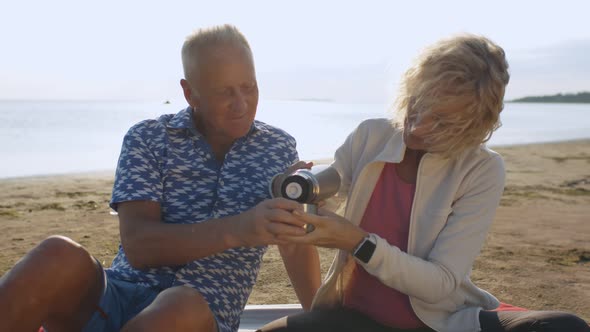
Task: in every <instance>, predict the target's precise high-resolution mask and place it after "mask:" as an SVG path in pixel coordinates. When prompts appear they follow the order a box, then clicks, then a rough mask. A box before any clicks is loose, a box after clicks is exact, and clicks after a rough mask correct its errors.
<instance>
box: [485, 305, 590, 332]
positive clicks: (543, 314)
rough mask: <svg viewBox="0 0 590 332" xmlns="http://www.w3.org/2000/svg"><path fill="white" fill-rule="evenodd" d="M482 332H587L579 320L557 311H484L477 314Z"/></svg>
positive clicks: (586, 325)
mask: <svg viewBox="0 0 590 332" xmlns="http://www.w3.org/2000/svg"><path fill="white" fill-rule="evenodd" d="M479 322H480V325H481V331H482V332H533V331H534V332H561V331H571V332H589V331H590V327H589V326H588V324H586V322H584V320H582V319H581V318H579V317H577V316H575V315H573V314H570V313H566V312H559V311H485V310H482V311H481V312H480V313H479Z"/></svg>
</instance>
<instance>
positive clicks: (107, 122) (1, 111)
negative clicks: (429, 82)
mask: <svg viewBox="0 0 590 332" xmlns="http://www.w3.org/2000/svg"><path fill="white" fill-rule="evenodd" d="M183 107H185V105H184V104H181V103H171V104H162V103H157V102H104V101H101V102H80V101H69V102H63V101H59V102H58V101H43V102H31V101H2V102H0V178H9V177H18V176H29V175H45V174H62V173H72V172H89V171H101V170H113V169H114V167H115V166H116V162H117V158H118V156H119V150H120V147H121V140H122V138H123V136H124V135H125V132H126V131H127V129H128V128H129V127H130V126H131V125H133V124H134V123H136V122H138V121H140V120H143V119H146V118H155V117H157V116H158V115H159V114H163V113H176V112H177V111H179V110H180V109H182V108H183ZM386 109H387V106H386V105H383V104H343V103H330V102H316V101H274V100H261V101H260V104H259V108H258V114H257V118H258V119H259V120H261V121H264V122H267V123H269V124H273V125H275V126H277V127H280V128H283V129H285V130H286V131H288V132H289V133H291V135H293V136H294V137H295V138H296V139H297V142H298V150H299V154H300V157H301V159H305V160H310V159H325V158H331V157H332V155H333V153H334V150H335V149H336V148H337V147H338V146H339V145H340V144H341V143H342V142H343V140H344V139H345V138H346V136H347V135H348V133H349V132H350V131H351V130H352V129H354V128H355V127H356V125H357V124H358V123H359V122H360V121H361V120H363V119H368V118H374V117H385V116H387V113H386ZM502 123H503V126H502V127H501V128H500V129H499V130H498V131H497V132H496V133H495V134H494V137H493V138H492V140H491V142H490V145H491V146H498V145H512V144H524V143H537V142H549V141H563V140H571V139H580V138H590V104H511V103H507V104H506V106H505V110H504V112H502Z"/></svg>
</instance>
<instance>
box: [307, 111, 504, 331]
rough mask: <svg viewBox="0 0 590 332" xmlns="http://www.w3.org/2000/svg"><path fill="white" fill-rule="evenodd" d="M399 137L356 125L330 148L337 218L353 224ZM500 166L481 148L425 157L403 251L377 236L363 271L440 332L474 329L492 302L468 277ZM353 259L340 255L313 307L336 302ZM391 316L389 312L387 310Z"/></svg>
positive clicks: (387, 129) (393, 156)
mask: <svg viewBox="0 0 590 332" xmlns="http://www.w3.org/2000/svg"><path fill="white" fill-rule="evenodd" d="M405 148H406V147H405V145H404V142H403V135H402V132H401V131H400V130H399V129H396V128H394V127H393V126H392V124H391V122H390V121H389V120H388V119H371V120H366V121H364V122H363V123H361V124H360V125H359V126H358V127H357V128H356V129H355V130H354V131H353V132H352V133H351V134H350V135H349V136H348V138H347V139H346V141H345V142H344V144H343V145H342V146H341V147H340V148H339V149H338V150H337V152H336V154H335V160H334V163H333V164H332V166H333V167H335V168H336V169H337V170H338V172H339V173H340V175H341V177H342V186H341V191H340V193H339V194H338V195H343V196H342V197H346V198H347V203H346V209H345V213H344V216H345V217H346V218H347V219H348V220H350V221H351V222H352V223H354V224H355V225H358V224H360V222H361V219H362V217H363V215H364V212H365V208H366V206H367V203H368V201H369V199H370V198H371V194H372V192H373V189H374V187H375V184H376V182H377V180H378V178H379V176H380V174H381V170H382V169H383V166H384V164H385V163H386V162H390V163H398V162H400V161H401V160H402V159H403V156H404V152H405ZM504 179H505V171H504V162H503V160H502V158H501V156H500V155H499V154H497V153H496V152H494V151H492V150H489V149H488V148H486V147H485V146H483V145H482V146H481V147H479V148H477V149H472V150H470V151H467V152H465V153H462V154H461V155H460V156H458V157H455V158H453V159H444V158H442V157H440V156H438V155H436V154H431V153H427V154H425V155H424V156H423V157H422V160H421V162H420V166H419V168H418V178H417V183H416V193H415V197H414V203H413V206H412V212H411V217H410V230H409V239H408V250H407V253H404V252H403V251H401V250H400V249H399V248H397V247H396V246H392V245H390V244H389V243H387V241H386V240H385V239H383V238H381V237H379V236H376V238H377V248H376V249H375V252H374V254H373V256H372V258H371V260H370V261H369V262H368V263H367V264H363V263H361V262H360V261H357V262H358V264H361V265H362V266H363V267H364V268H365V270H367V272H369V273H370V274H371V275H373V276H375V277H377V278H378V279H379V280H380V281H381V282H382V283H384V284H385V285H388V286H389V287H392V288H395V289H397V290H398V291H400V292H402V293H404V294H407V295H408V296H409V298H410V303H411V305H412V308H413V309H414V312H415V313H416V315H417V316H418V317H419V318H420V320H422V322H424V323H425V324H426V325H428V326H429V327H431V328H433V329H434V330H436V331H440V332H447V331H449V332H463V331H465V332H474V331H480V325H479V311H480V310H481V309H482V308H483V309H494V308H496V307H497V306H498V305H499V302H498V300H497V299H496V298H495V297H494V296H492V295H491V294H489V293H488V292H486V291H484V290H481V289H479V288H478V287H476V286H475V285H474V284H473V283H472V282H471V280H470V278H469V275H470V273H471V268H472V265H473V262H474V260H475V258H476V257H477V256H478V255H479V252H480V250H481V247H482V246H483V244H484V241H485V238H486V235H487V232H488V230H489V227H490V225H491V223H492V221H493V219H494V215H495V212H496V208H497V207H498V205H499V202H500V198H501V196H502V192H503V190H504ZM355 261H356V260H354V259H351V256H350V254H349V253H348V252H345V251H342V250H340V251H339V252H338V254H337V255H336V257H335V258H334V262H333V263H332V266H331V267H330V270H329V271H328V274H327V276H326V278H325V280H324V282H323V284H322V286H321V287H320V289H319V290H318V292H317V294H316V296H315V298H314V301H313V305H312V309H318V308H326V307H334V306H337V305H339V304H340V303H342V295H343V289H344V287H345V284H346V282H347V280H348V277H349V276H350V271H351V270H352V269H351V267H352V266H353V265H354V262H355ZM392 314H395V312H392Z"/></svg>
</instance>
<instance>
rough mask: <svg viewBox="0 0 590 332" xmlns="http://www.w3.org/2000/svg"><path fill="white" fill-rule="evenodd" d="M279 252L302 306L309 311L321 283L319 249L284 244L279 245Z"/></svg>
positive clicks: (302, 245)
mask: <svg viewBox="0 0 590 332" xmlns="http://www.w3.org/2000/svg"><path fill="white" fill-rule="evenodd" d="M279 252H280V253H281V257H282V258H283V263H284V264H285V268H286V269H287V274H288V275H289V279H291V283H292V284H293V289H295V294H296V295H297V298H298V299H299V302H300V303H301V306H302V307H303V309H304V310H305V311H309V310H310V309H311V302H312V300H313V297H314V296H315V293H316V292H317V290H318V288H319V287H320V283H321V280H320V278H321V275H320V273H321V272H320V258H319V255H318V251H317V248H316V247H315V246H313V245H305V244H283V245H279Z"/></svg>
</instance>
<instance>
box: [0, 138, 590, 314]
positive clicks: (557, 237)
mask: <svg viewBox="0 0 590 332" xmlns="http://www.w3.org/2000/svg"><path fill="white" fill-rule="evenodd" d="M495 150H497V151H499V152H500V153H501V154H502V155H503V156H504V158H505V161H506V167H507V172H508V174H507V184H506V190H505V192H504V196H503V198H502V203H501V206H500V208H499V209H498V213H497V216H496V218H495V221H494V224H493V226H492V229H491V232H490V234H489V236H488V239H487V241H486V243H485V246H484V248H483V250H482V253H481V255H480V256H479V258H478V259H477V261H476V263H475V266H474V271H473V274H472V278H473V280H474V281H475V283H476V284H477V285H478V286H480V287H482V288H484V289H486V290H488V291H490V292H491V293H492V294H494V295H496V296H497V297H498V298H499V299H500V300H501V301H503V302H506V303H510V304H513V305H517V306H522V307H526V308H529V309H555V310H565V311H571V312H574V313H576V314H578V315H579V316H581V317H582V318H584V319H585V320H587V321H590V140H582V141H572V142H561V143H551V144H533V145H522V146H510V147H501V148H496V149H495ZM112 183H113V172H106V173H92V174H70V175H63V176H47V177H28V178H15V179H4V180H0V224H1V225H2V228H1V230H2V231H1V232H0V274H4V273H5V272H6V271H8V270H9V269H10V268H11V267H12V266H13V265H14V264H15V262H16V261H17V260H18V259H19V258H20V257H21V256H23V255H24V254H25V253H26V252H27V251H28V250H30V249H31V248H32V247H33V246H35V245H36V244H37V243H39V242H40V241H41V240H43V239H44V238H45V237H47V236H49V235H52V234H61V235H65V236H68V237H70V238H72V239H74V240H75V241H77V242H79V243H81V244H82V245H84V246H85V247H86V248H87V249H88V250H89V251H90V252H91V253H92V254H93V255H94V256H95V257H97V258H98V259H99V260H100V261H101V262H103V264H104V265H105V266H108V265H109V264H110V262H111V260H112V258H113V256H114V255H115V253H116V252H117V246H118V242H119V230H118V223H117V217H116V216H114V215H111V214H110V209H109V208H108V201H109V198H110V192H111V186H112ZM320 253H321V260H322V271H323V273H325V272H326V270H327V268H328V267H329V265H330V262H331V260H332V257H333V251H332V250H328V249H322V250H321V251H320ZM296 302H297V298H296V297H295V294H294V292H293V289H292V287H291V285H290V283H289V279H288V277H287V276H286V272H285V269H284V267H283V264H282V262H281V259H280V256H279V254H278V250H277V249H276V248H275V247H271V248H270V249H269V251H268V253H267V254H266V256H265V258H264V262H263V265H262V269H261V272H260V275H259V278H258V283H257V285H256V287H255V288H254V291H253V293H252V296H251V297H250V300H249V304H263V303H266V304H277V303H296Z"/></svg>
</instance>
